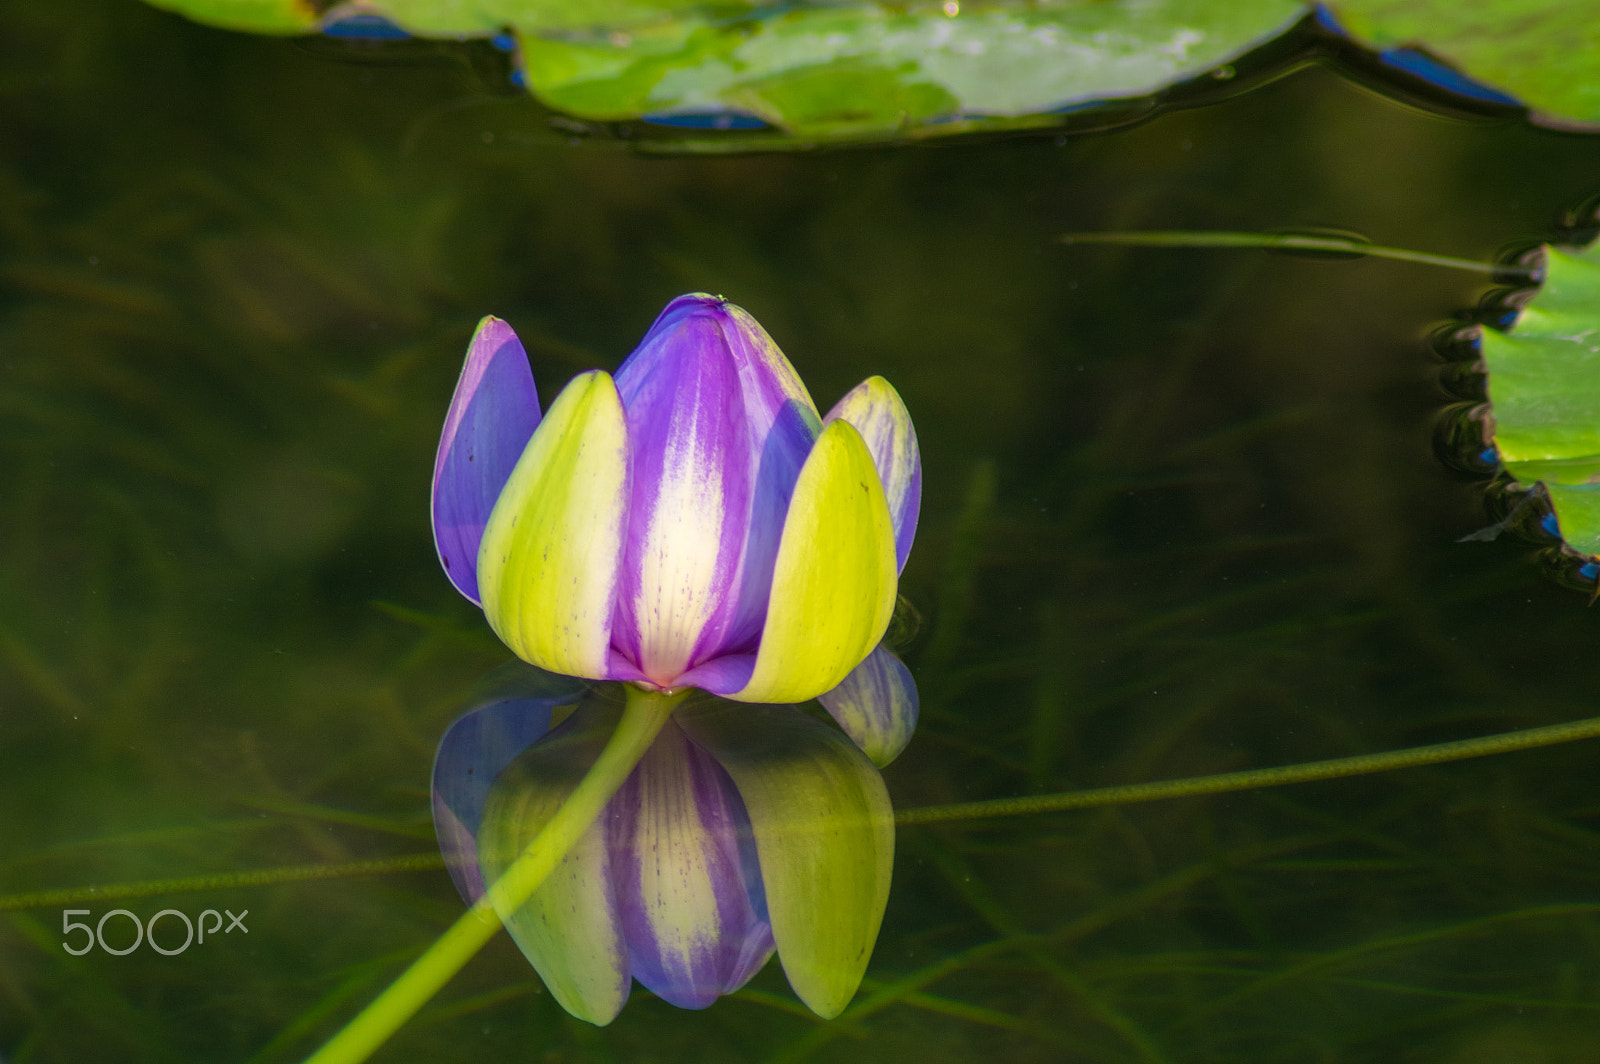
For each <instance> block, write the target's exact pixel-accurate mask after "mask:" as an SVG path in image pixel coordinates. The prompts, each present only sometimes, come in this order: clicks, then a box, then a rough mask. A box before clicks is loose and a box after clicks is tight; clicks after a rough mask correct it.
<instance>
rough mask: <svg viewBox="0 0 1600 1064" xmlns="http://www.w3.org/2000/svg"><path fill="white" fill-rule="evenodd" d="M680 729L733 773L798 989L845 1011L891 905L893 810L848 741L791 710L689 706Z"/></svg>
mask: <svg viewBox="0 0 1600 1064" xmlns="http://www.w3.org/2000/svg"><path fill="white" fill-rule="evenodd" d="M674 719H675V720H676V721H677V722H678V724H679V726H680V727H682V728H683V730H684V732H685V733H686V734H687V735H688V736H689V738H690V739H692V740H693V741H694V742H695V743H696V744H697V745H698V746H700V747H701V748H703V749H704V750H705V751H706V752H707V753H709V754H711V756H712V757H714V758H716V759H717V763H718V764H720V765H721V766H722V767H723V768H724V769H726V770H727V772H728V775H729V776H731V777H732V778H733V782H734V786H736V787H737V788H738V789H739V796H740V798H742V799H743V801H744V805H745V809H746V810H747V811H748V812H749V815H750V824H751V828H752V830H753V831H754V833H755V839H756V852H757V855H758V857H759V860H760V864H761V878H762V881H763V883H764V884H765V886H766V892H767V909H768V912H769V913H770V916H771V921H772V934H773V937H774V939H775V940H776V941H777V944H778V959H779V960H780V961H781V962H782V963H783V970H784V974H786V975H787V976H788V977H789V985H790V986H792V987H794V991H795V993H796V994H798V995H799V996H800V1000H802V1001H804V1002H805V1003H806V1004H807V1005H808V1006H810V1008H811V1010H812V1011H813V1012H815V1013H817V1014H818V1015H820V1016H823V1017H826V1018H830V1019H831V1018H832V1017H834V1016H837V1015H838V1014H839V1013H840V1012H842V1011H844V1007H845V1006H846V1005H847V1004H849V1002H850V998H851V997H852V996H853V995H854V994H855V992H856V988H857V987H858V986H860V984H861V977H862V975H863V974H864V973H865V972H866V969H867V961H868V960H869V959H870V957H871V955H872V945H873V943H874V942H875V941H876V940H877V937H878V928H879V926H880V925H881V924H882V922H883V910H884V907H885V905H887V904H888V900H889V877H890V873H891V872H892V871H893V868H894V811H893V809H892V808H891V807H890V805H889V792H888V791H887V790H886V789H885V788H884V785H883V778H882V777H881V776H879V775H878V771H877V769H875V768H873V767H872V764H871V762H869V761H868V760H867V758H866V755H864V754H862V753H861V751H860V750H857V749H856V748H855V746H853V745H852V744H851V743H850V741H849V740H848V739H846V738H845V737H844V736H843V735H841V734H839V733H838V732H837V731H835V730H834V729H832V728H830V727H829V726H827V725H826V724H823V723H822V722H821V721H817V720H813V719H812V718H810V717H808V716H806V715H805V714H803V713H800V712H798V711H797V710H796V709H794V708H793V707H791V706H767V705H748V706H736V705H731V704H729V703H727V702H723V701H721V700H717V699H704V700H702V701H699V702H692V703H686V704H685V705H684V706H682V707H681V708H680V709H679V710H678V712H677V713H676V714H675V716H674Z"/></svg>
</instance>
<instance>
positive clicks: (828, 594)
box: [727, 421, 899, 702]
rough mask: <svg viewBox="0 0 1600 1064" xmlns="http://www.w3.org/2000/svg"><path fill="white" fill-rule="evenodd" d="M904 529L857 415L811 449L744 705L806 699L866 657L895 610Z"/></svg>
mask: <svg viewBox="0 0 1600 1064" xmlns="http://www.w3.org/2000/svg"><path fill="white" fill-rule="evenodd" d="M898 576H899V574H898V571H897V566H896V564H895V552H894V527H893V524H892V523H891V521H890V518H889V504H888V502H887V501H886V500H885V499H884V494H883V483H882V482H881V481H880V480H879V479H878V470H877V468H876V466H874V465H873V461H872V454H871V452H869V451H868V450H867V445H866V444H865V443H864V442H862V439H861V434H860V433H859V432H857V431H856V429H855V427H854V426H853V425H851V424H850V423H849V422H845V421H835V422H832V423H831V424H829V425H827V426H826V427H825V428H824V429H823V430H822V435H820V436H818V437H817V442H816V443H815V444H813V445H812V448H811V453H810V454H809V455H807V456H806V462H805V465H804V466H802V467H801V469H800V478H799V480H798V481H797V482H796V484H795V488H794V495H793V497H792V498H791V499H790V500H789V511H788V513H787V515H786V516H785V517H784V521H783V536H782V538H781V539H780V540H779V542H778V558H777V564H776V566H775V567H774V569H773V574H772V593H771V595H770V596H769V598H768V599H767V619H766V623H765V625H764V626H763V628H762V631H761V646H760V649H759V650H758V651H757V652H756V663H755V670H754V672H753V673H752V674H751V676H750V682H749V683H747V684H746V685H745V686H744V687H743V688H741V689H740V690H739V691H737V692H735V693H733V694H731V695H729V696H727V697H729V698H732V699H735V700H737V701H740V702H803V701H805V700H806V699H808V698H815V697H816V696H817V695H820V694H822V693H823V692H824V691H828V690H832V689H833V688H834V687H836V686H838V684H839V682H840V681H841V680H843V679H844V678H845V676H846V675H847V674H848V673H849V672H850V670H851V669H853V668H855V667H856V665H857V664H859V663H860V661H861V659H862V658H864V657H866V656H867V654H868V653H869V652H870V651H871V650H872V648H873V647H875V646H877V645H878V641H879V640H880V639H882V638H883V633H884V631H885V629H887V628H888V627H889V617H890V615H891V614H892V613H893V612H894V600H895V586H896V583H897V581H898Z"/></svg>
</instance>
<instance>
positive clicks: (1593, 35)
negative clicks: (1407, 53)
mask: <svg viewBox="0 0 1600 1064" xmlns="http://www.w3.org/2000/svg"><path fill="white" fill-rule="evenodd" d="M1327 6H1328V8H1329V10H1330V11H1331V12H1332V14H1333V17H1334V18H1335V19H1336V20H1337V21H1338V22H1339V24H1340V26H1341V27H1342V28H1343V29H1344V30H1346V31H1347V32H1349V33H1350V35H1351V36H1353V37H1354V38H1355V39H1356V40H1358V41H1360V42H1362V43H1363V44H1366V45H1368V46H1369V47H1372V48H1374V49H1377V50H1379V51H1385V50H1388V49H1392V48H1396V47H1406V46H1410V47H1417V46H1420V47H1421V48H1423V49H1425V50H1427V51H1428V52H1430V53H1432V54H1433V55H1435V56H1437V57H1439V58H1440V59H1443V60H1445V61H1446V62H1448V63H1449V64H1451V65H1452V66H1454V67H1455V68H1456V69H1458V70H1461V71H1463V72H1464V73H1466V74H1468V75H1470V76H1471V77H1472V78H1473V79H1474V80H1476V81H1479V82H1481V83H1483V84H1486V85H1490V86H1493V87H1494V88H1497V89H1500V90H1501V91H1503V92H1505V93H1507V94H1509V95H1511V96H1514V97H1516V98H1517V99H1518V100H1519V101H1521V102H1522V103H1524V104H1526V105H1527V106H1528V107H1530V108H1532V109H1533V110H1534V111H1536V112H1539V117H1541V118H1543V119H1544V120H1546V121H1554V122H1556V123H1558V124H1563V125H1595V124H1600V18H1597V17H1596V11H1595V9H1594V8H1593V7H1591V6H1590V5H1588V4H1584V3H1574V2H1573V0H1472V2H1470V3H1462V2H1461V0H1336V2H1334V3H1331V4H1329V5H1327Z"/></svg>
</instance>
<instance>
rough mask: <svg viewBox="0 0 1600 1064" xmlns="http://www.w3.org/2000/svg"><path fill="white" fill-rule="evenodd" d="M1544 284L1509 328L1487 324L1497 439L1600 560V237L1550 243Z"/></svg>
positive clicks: (1523, 480) (1507, 461)
mask: <svg viewBox="0 0 1600 1064" xmlns="http://www.w3.org/2000/svg"><path fill="white" fill-rule="evenodd" d="M1544 259H1545V265H1544V283H1543V285H1542V286H1541V287H1540V289H1539V290H1538V291H1537V292H1536V293H1535V294H1534V295H1533V297H1532V298H1531V299H1529V300H1528V303H1527V305H1526V306H1525V307H1524V308H1523V309H1522V311H1521V312H1520V313H1519V314H1518V315H1517V319H1516V321H1515V322H1514V323H1513V325H1512V326H1511V327H1510V328H1509V329H1508V330H1507V331H1505V332H1500V331H1497V330H1494V329H1485V330H1483V336H1482V340H1481V347H1482V351H1483V361H1484V365H1485V367H1486V369H1487V371H1488V386H1489V402H1490V416H1491V417H1492V418H1493V423H1492V424H1493V441H1494V446H1495V450H1496V451H1497V452H1498V455H1499V459H1500V461H1501V463H1502V464H1503V465H1504V467H1505V471H1506V472H1507V473H1508V474H1509V475H1510V476H1511V477H1512V478H1514V479H1515V480H1516V481H1517V483H1518V484H1519V485H1522V486H1525V487H1529V488H1532V487H1533V486H1534V485H1536V484H1542V485H1543V486H1544V489H1545V491H1546V493H1547V494H1548V495H1549V499H1550V504H1551V507H1552V508H1553V509H1554V511H1555V515H1556V523H1557V529H1558V534H1559V535H1560V536H1561V539H1562V540H1563V541H1564V542H1565V544H1566V545H1567V546H1568V547H1569V548H1571V549H1572V550H1573V551H1575V552H1577V553H1579V554H1582V555H1585V556H1587V557H1590V558H1595V557H1600V242H1597V243H1593V244H1590V245H1588V246H1587V247H1584V248H1579V249H1563V248H1555V247H1547V248H1546V249H1545V251H1544Z"/></svg>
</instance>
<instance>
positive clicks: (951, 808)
mask: <svg viewBox="0 0 1600 1064" xmlns="http://www.w3.org/2000/svg"><path fill="white" fill-rule="evenodd" d="M1594 738H1600V717H1588V718H1585V719H1584V720H1575V721H1571V722H1569V723H1567V724H1551V725H1548V726H1546V727H1543V728H1524V729H1523V730H1521V731H1514V732H1501V733H1499V734H1498V735H1484V736H1481V737H1479V738H1477V739H1458V740H1456V741H1455V742H1451V743H1435V744H1433V745H1432V746H1413V747H1410V748H1408V749H1405V750H1390V751H1387V752H1385V753H1382V754H1358V755H1357V756H1355V757H1336V758H1332V759H1330V760H1327V761H1307V762H1304V763H1303V764H1299V765H1283V766H1281V767H1279V768H1255V769H1247V770H1246V771H1243V772H1223V773H1219V774H1218V775H1215V776H1190V777H1188V778H1186V779H1178V780H1159V781H1157V782H1155V783H1132V784H1127V785H1125V786H1121V787H1095V788H1093V789H1091V790H1083V791H1067V792H1066V793H1064V794H1041V795H1039V796H1037V797H1033V798H991V799H989V800H988V801H983V802H962V803H960V804H957V805H926V806H923V807H922V808H920V809H905V810H902V811H901V812H900V813H898V814H896V816H895V822H896V823H899V824H931V823H935V822H938V821H944V820H976V819H979V818H981V817H992V816H1019V815H1022V814H1026V813H1059V812H1061V811H1063V810H1066V809H1087V808H1089V807H1091V806H1097V805H1127V804H1130V803H1133V802H1154V801H1157V800H1158V799H1162V798H1187V797H1190V796H1192V795H1197V794H1222V793H1224V792H1227V791H1248V790H1254V789H1256V788H1258V787H1281V786H1283V785H1284V784H1286V783H1311V782H1314V781H1316V780H1333V779H1341V778H1343V777H1345V776H1363V775H1366V774H1368V773H1372V772H1389V771H1392V770H1393V769H1397V768H1416V767H1417V766H1419V765H1437V764H1439V763H1440V762H1442V761H1461V760H1464V759H1465V758H1469V757H1484V756H1485V755H1488V754H1509V753H1512V752H1514V751H1517V750H1529V749H1532V748H1533V747H1536V746H1551V745H1553V744H1555V743H1569V742H1572V741H1574V740H1576V739H1594Z"/></svg>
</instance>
